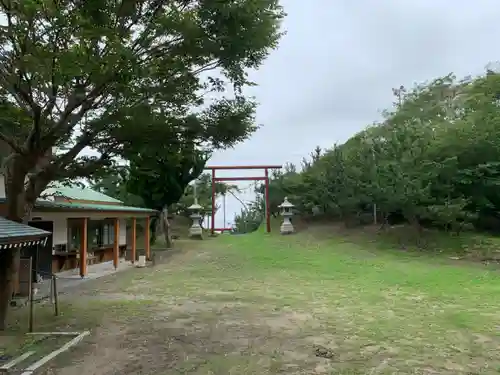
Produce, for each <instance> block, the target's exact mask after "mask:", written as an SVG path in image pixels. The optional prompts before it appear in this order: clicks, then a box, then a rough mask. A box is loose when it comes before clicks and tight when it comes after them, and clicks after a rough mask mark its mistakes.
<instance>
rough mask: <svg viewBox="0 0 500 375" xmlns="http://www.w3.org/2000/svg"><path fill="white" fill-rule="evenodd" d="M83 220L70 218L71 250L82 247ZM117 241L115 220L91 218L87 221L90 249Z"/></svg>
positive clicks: (69, 239)
mask: <svg viewBox="0 0 500 375" xmlns="http://www.w3.org/2000/svg"><path fill="white" fill-rule="evenodd" d="M82 227H83V225H82V221H81V220H79V219H75V220H72V219H69V220H68V243H69V247H70V248H69V250H70V251H75V250H78V249H79V248H80V244H81V241H82ZM114 242H115V224H114V220H89V221H88V223H87V244H88V245H87V246H88V248H89V249H93V248H98V247H105V246H110V245H113V244H114Z"/></svg>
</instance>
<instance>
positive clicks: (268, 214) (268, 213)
mask: <svg viewBox="0 0 500 375" xmlns="http://www.w3.org/2000/svg"><path fill="white" fill-rule="evenodd" d="M264 173H265V176H266V184H265V190H266V192H265V194H266V232H267V233H271V210H270V207H269V206H270V205H269V170H268V169H267V168H266V169H265V171H264Z"/></svg>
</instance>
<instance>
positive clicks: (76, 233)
mask: <svg viewBox="0 0 500 375" xmlns="http://www.w3.org/2000/svg"><path fill="white" fill-rule="evenodd" d="M81 243H82V223H81V222H80V221H77V220H68V244H69V249H68V250H69V251H75V250H78V249H79V248H80V244H81Z"/></svg>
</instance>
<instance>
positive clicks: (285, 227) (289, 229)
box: [280, 223, 295, 234]
mask: <svg viewBox="0 0 500 375" xmlns="http://www.w3.org/2000/svg"><path fill="white" fill-rule="evenodd" d="M294 232H295V229H294V228H293V225H292V224H289V223H283V224H281V227H280V233H281V234H292V233H294Z"/></svg>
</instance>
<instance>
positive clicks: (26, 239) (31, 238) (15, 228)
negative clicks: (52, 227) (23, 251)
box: [0, 217, 50, 249]
mask: <svg viewBox="0 0 500 375" xmlns="http://www.w3.org/2000/svg"><path fill="white" fill-rule="evenodd" d="M49 235H50V232H47V231H45V230H42V229H38V228H34V227H30V226H29V225H26V224H21V223H16V222H15V221H12V220H7V219H5V218H3V217H0V249H2V248H5V246H6V245H14V246H15V247H17V246H19V245H26V244H27V245H34V244H36V243H39V242H41V240H44V239H45V238H46V237H48V236H49Z"/></svg>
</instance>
